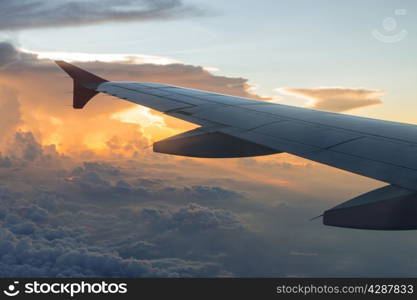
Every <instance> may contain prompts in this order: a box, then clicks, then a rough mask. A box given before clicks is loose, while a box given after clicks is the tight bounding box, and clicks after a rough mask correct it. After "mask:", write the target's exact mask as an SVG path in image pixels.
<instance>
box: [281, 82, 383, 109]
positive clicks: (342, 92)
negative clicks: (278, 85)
mask: <svg viewBox="0 0 417 300" xmlns="http://www.w3.org/2000/svg"><path fill="white" fill-rule="evenodd" d="M278 90H279V91H280V92H282V93H285V94H290V95H294V96H298V97H304V98H307V99H308V100H310V102H309V104H308V105H309V107H311V108H316V109H322V110H328V111H335V112H342V111H347V110H352V109H356V108H360V107H366V106H370V105H376V104H381V103H382V101H381V100H380V99H379V97H380V96H382V95H383V94H384V92H383V91H380V90H369V89H362V88H344V87H320V88H312V89H292V88H283V89H278Z"/></svg>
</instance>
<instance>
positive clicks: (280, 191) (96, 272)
mask: <svg viewBox="0 0 417 300" xmlns="http://www.w3.org/2000/svg"><path fill="white" fill-rule="evenodd" d="M416 9H417V4H416V3H415V1H411V0H410V1H395V2H394V1H391V2H387V1H384V2H382V1H371V0H369V1H356V0H355V1H350V2H342V1H329V0H328V1H324V0H318V1H307V0H298V1H291V2H288V1H267V0H262V1H257V2H255V1H246V0H245V1H219V0H214V1H210V2H208V1H200V0H183V1H181V0H158V1H150V0H118V1H109V0H102V1H97V0H85V1H81V0H73V1H69V0H58V1H42V2H38V1H34V0H22V1H8V0H5V1H2V2H0V107H1V110H0V115H1V118H0V134H1V136H2V139H1V140H0V153H1V154H0V178H1V180H0V202H2V205H1V206H0V207H1V210H0V236H1V238H0V275H1V276H52V277H53V276H63V277H65V276H110V277H111V276H121V277H123V276H133V277H153V276H156V277H161V276H162V277H165V276H168V277H217V276H239V277H265V276H267V277H268V276H279V277H292V276H298V277H305V276H308V277H333V276H335V277H341V276H350V277H356V276H371V277H372V276H376V277H390V276H391V277H396V276H415V275H416V274H415V266H416V264H417V257H416V255H415V253H416V250H417V243H416V240H415V238H414V234H415V232H414V231H408V232H377V231H366V230H352V229H342V228H332V227H327V226H324V225H322V224H321V222H320V220H319V219H318V220H315V221H309V220H310V219H311V218H312V217H315V216H317V215H320V214H321V213H322V212H323V211H324V210H326V209H328V208H331V207H333V206H335V205H337V204H339V203H341V202H344V201H346V200H349V199H351V198H353V197H355V196H357V195H360V194H362V193H365V192H367V191H370V190H372V189H375V188H378V187H381V186H383V185H384V183H382V182H378V181H375V180H371V179H368V178H364V177H361V176H357V175H353V174H350V173H348V172H344V171H340V170H337V169H334V168H331V167H327V166H324V165H320V164H317V163H313V162H311V161H308V160H304V159H300V158H297V157H294V156H291V155H287V154H279V155H271V156H266V157H260V158H243V159H220V160H212V159H193V158H182V157H177V156H167V155H162V154H157V153H153V152H152V151H151V149H150V146H151V145H152V143H153V142H155V141H158V140H160V139H162V138H165V137H169V136H171V135H174V134H177V133H180V132H183V131H186V130H189V129H192V128H194V127H195V126H194V125H192V124H188V123H186V122H184V121H179V120H176V119H173V118H171V117H167V116H164V115H162V114H160V113H157V112H154V111H151V110H149V109H146V108H143V107H138V106H137V105H133V104H130V103H127V102H123V101H118V100H115V99H113V98H110V97H106V96H102V95H101V96H97V97H95V98H94V99H93V100H92V101H90V102H89V104H88V105H87V106H86V108H85V109H83V110H82V111H74V110H72V109H71V108H70V107H69V105H71V97H72V95H71V81H70V80H69V79H68V78H66V77H65V74H64V73H62V72H61V70H59V69H58V68H57V66H56V65H54V63H53V61H52V60H53V59H64V60H67V61H71V62H73V63H75V64H77V65H79V66H80V67H82V68H85V69H88V70H90V71H92V72H94V73H97V74H98V75H99V76H101V77H104V78H106V79H108V80H131V81H150V82H162V83H167V84H175V85H180V86H186V87H192V88H198V89H204V90H212V91H217V92H221V93H226V94H233V95H238V96H243V97H250V98H255V99H260V100H262V101H274V102H277V103H284V104H289V105H296V106H302V107H311V108H318V109H323V110H329V111H336V112H342V113H348V114H354V115H360V116H367V117H374V118H380V119H386V120H394V121H399V122H406V123H416V124H417V121H416V120H415V117H414V116H415V111H416V110H415V109H414V108H417V105H416V104H415V98H416V97H415V96H416V86H417V85H416V78H417V77H416V76H415V74H416V70H417V60H416V59H415V58H414V55H415V53H416V50H417V39H416V29H417V24H416V22H417V19H416V18H415V13H416ZM375 249H378V251H377V252H376V251H375ZM399 253H401V255H398V254H399Z"/></svg>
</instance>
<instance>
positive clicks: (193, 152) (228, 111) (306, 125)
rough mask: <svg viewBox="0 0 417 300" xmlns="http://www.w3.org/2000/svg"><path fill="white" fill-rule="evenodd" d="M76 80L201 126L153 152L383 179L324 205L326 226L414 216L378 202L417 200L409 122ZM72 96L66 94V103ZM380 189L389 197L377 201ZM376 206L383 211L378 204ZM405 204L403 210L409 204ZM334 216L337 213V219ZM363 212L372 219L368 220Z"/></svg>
mask: <svg viewBox="0 0 417 300" xmlns="http://www.w3.org/2000/svg"><path fill="white" fill-rule="evenodd" d="M58 64H60V66H61V67H62V68H63V69H64V70H65V71H66V72H67V73H69V74H70V75H71V76H72V77H73V78H74V83H76V81H77V75H74V74H73V73H74V71H73V70H72V69H69V68H70V67H68V65H69V64H67V65H65V64H66V63H63V62H58ZM69 66H71V67H73V66H72V65H69ZM75 68H76V67H75ZM78 70H81V69H78V68H77V69H76V71H78ZM71 71H73V72H72V73H71ZM84 72H85V71H84ZM90 81H91V80H90ZM79 84H80V83H79ZM81 85H83V84H82V83H81ZM83 86H84V87H86V88H89V89H91V90H93V91H94V92H101V93H105V94H108V95H112V96H115V97H118V98H121V99H124V100H127V101H131V102H134V103H137V104H140V105H144V106H147V107H149V108H152V109H155V110H158V111H161V112H163V113H165V114H167V115H170V116H173V117H176V118H179V119H182V120H185V121H188V122H192V123H195V124H198V125H200V126H201V127H200V128H198V129H196V130H192V131H190V132H186V133H183V134H180V135H178V136H174V137H171V138H168V139H166V140H163V141H160V142H157V143H155V145H154V150H155V151H157V152H162V153H168V154H176V155H186V156H196V157H242V156H255V155H266V154H272V153H279V152H287V153H290V154H293V155H296V156H300V157H303V158H306V159H310V160H313V161H316V162H319V163H323V164H326V165H329V166H333V167H336V168H339V169H342V170H346V171H349V172H352V173H356V174H360V175H363V176H366V177H370V178H373V179H377V180H380V181H383V182H386V183H389V184H390V185H389V186H388V187H389V193H388V192H385V193H384V192H383V193H381V192H376V193H374V194H371V196H370V195H369V193H367V194H365V195H362V196H365V199H368V200H369V199H370V198H372V197H374V198H375V199H376V200H378V199H381V200H378V201H368V200H366V201H362V200H361V199H362V198H360V197H362V196H360V197H359V200H358V199H357V198H358V197H357V198H355V201H353V202H350V203H354V205H348V206H337V207H335V208H334V209H330V210H328V211H326V212H325V214H324V223H325V224H326V225H334V226H342V227H353V228H367V229H414V228H417V205H416V207H415V210H414V211H415V213H414V215H412V216H410V217H409V219H407V220H408V221H407V222H405V223H404V221H401V218H400V220H398V219H395V220H393V219H392V218H390V216H391V215H392V214H393V213H392V211H393V210H394V211H395V209H393V208H390V209H388V208H387V207H388V206H387V205H386V203H388V202H389V201H392V199H394V198H395V199H396V200H395V203H397V204H398V203H402V205H401V209H402V210H404V206H405V205H406V204H404V203H408V204H407V205H411V204H409V203H415V202H417V201H414V202H413V201H411V202H410V201H409V198H410V195H412V197H415V198H416V200H417V197H416V196H415V195H416V194H417V159H416V154H417V126H416V125H411V124H403V123H397V122H390V121H383V120H376V119H370V118H363V117H357V116H351V115H345V114H338V113H332V112H326V111H320V110H313V109H307V108H300V107H293V106H288V105H282V104H277V103H271V102H267V101H259V100H254V99H247V98H241V97H235V96H230V95H223V94H218V93H213V92H208V91H201V90H195V89H189V88H183V87H178V86H172V85H166V84H159V83H145V82H143V83H142V82H108V81H102V82H95V84H94V85H92V86H91V85H88V83H87V84H86V83H84V85H83ZM76 101H77V99H75V97H74V107H76V105H75V103H76ZM384 191H385V190H384ZM371 193H372V192H371ZM381 194H386V195H390V196H389V197H388V199H385V198H384V197H381ZM393 195H394V196H393ZM397 198H399V199H400V200H398V199H397ZM404 198H407V199H408V200H407V199H406V200H404ZM350 201H352V200H350ZM387 201H388V202H387ZM407 201H408V202H407ZM348 202H349V201H348ZM378 205H379V207H383V209H382V210H381V209H379V210H378ZM413 205H414V204H413ZM369 206H371V207H372V209H370V211H371V212H372V211H374V212H375V211H376V212H378V214H377V215H376V216H373V215H372V213H371V215H369V212H368V215H366V217H364V218H362V219H360V218H359V217H357V215H358V209H359V210H360V209H362V210H363V208H364V207H368V210H369ZM374 206H377V208H375V207H374ZM406 207H407V209H405V210H407V211H408V210H410V209H412V208H410V207H409V206H406ZM355 209H356V211H355ZM352 210H353V211H352ZM335 214H336V215H337V214H338V215H337V218H335V217H334V216H335ZM340 214H342V216H340ZM359 215H360V214H359ZM402 216H404V214H403V215H402ZM371 217H374V221H372V222H371V223H369V222H370V221H369V219H370V218H371ZM387 219H388V221H387ZM326 220H327V221H326ZM340 220H342V221H343V220H344V221H343V222H342V221H340ZM375 220H382V221H380V222H379V221H375ZM368 223H369V224H368Z"/></svg>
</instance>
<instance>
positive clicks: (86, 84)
mask: <svg viewBox="0 0 417 300" xmlns="http://www.w3.org/2000/svg"><path fill="white" fill-rule="evenodd" d="M55 63H56V64H57V65H58V66H59V67H60V68H61V69H63V70H64V71H65V72H66V73H67V74H68V75H69V76H71V78H72V79H73V80H74V97H73V107H74V108H78V109H81V108H83V107H84V106H85V105H86V104H87V102H88V101H89V100H90V99H91V98H93V97H94V96H95V95H96V94H98V92H96V88H97V87H98V86H99V85H100V84H101V83H103V82H107V80H105V79H103V78H101V77H98V76H96V75H94V74H92V73H90V72H87V71H85V70H83V69H81V68H78V67H76V66H74V65H71V64H69V63H67V62H65V61H62V60H57V61H55Z"/></svg>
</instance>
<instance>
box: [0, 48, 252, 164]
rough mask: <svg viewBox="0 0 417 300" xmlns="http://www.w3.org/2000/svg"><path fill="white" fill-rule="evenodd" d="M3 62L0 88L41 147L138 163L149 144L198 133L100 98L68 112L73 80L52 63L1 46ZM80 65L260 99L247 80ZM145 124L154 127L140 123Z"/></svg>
mask: <svg viewBox="0 0 417 300" xmlns="http://www.w3.org/2000/svg"><path fill="white" fill-rule="evenodd" d="M16 57H18V59H17V60H16ZM0 61H1V63H2V64H3V65H4V66H6V67H5V68H2V69H0V85H1V86H7V87H9V89H12V90H14V93H15V95H16V96H17V97H18V99H19V103H20V107H19V112H20V119H21V121H22V122H21V123H22V124H21V126H19V127H20V128H21V129H23V130H24V131H30V132H32V133H33V135H34V136H35V137H36V139H37V140H39V142H40V143H41V144H43V145H49V144H54V145H55V147H56V149H57V151H58V152H61V153H62V152H65V153H69V152H72V153H73V154H75V153H76V154H77V155H78V156H79V157H82V158H86V157H91V156H92V155H93V156H94V154H92V153H96V154H97V153H98V152H101V154H102V155H104V154H106V153H107V154H108V155H113V156H117V155H121V156H123V155H129V156H131V157H135V156H137V155H143V154H144V153H149V151H145V148H146V147H147V146H149V144H150V143H151V142H154V141H157V140H159V139H162V138H165V137H168V136H170V135H174V134H176V133H179V132H181V131H184V130H187V129H191V128H194V126H193V125H190V124H187V123H186V122H183V121H180V120H177V119H174V118H170V117H167V116H166V115H163V114H160V113H156V112H149V111H148V110H143V109H140V108H139V107H138V106H137V105H135V104H133V103H129V102H125V101H122V100H120V101H114V100H113V99H111V98H109V97H106V96H104V95H99V96H96V97H95V99H94V100H93V101H91V102H90V103H89V105H88V107H87V108H86V109H84V110H83V111H74V110H72V109H70V108H69V107H68V105H69V104H70V103H71V94H70V93H66V92H67V91H71V89H72V83H71V80H70V79H67V78H64V74H63V73H62V71H61V70H60V69H59V68H58V67H57V66H56V65H55V64H54V63H53V62H52V61H51V60H48V59H39V58H38V57H37V56H36V55H35V54H30V53H25V52H21V51H19V50H17V49H15V48H14V47H12V46H11V45H10V44H8V43H5V42H3V43H0ZM77 64H78V65H79V66H80V67H83V68H86V69H88V70H90V71H92V72H96V73H98V74H100V76H103V77H105V78H108V79H109V80H130V81H148V82H164V83H167V84H174V85H181V86H186V87H191V88H199V89H205V90H211V91H215V92H221V93H226V94H233V95H237V96H243V97H253V98H260V97H259V96H257V95H256V94H252V93H250V91H249V87H250V86H249V84H248V80H247V79H244V78H232V77H225V76H216V75H213V74H211V73H209V72H207V71H205V70H204V69H203V68H202V67H199V66H192V65H185V64H180V63H176V64H168V65H155V64H134V63H123V62H87V63H86V62H84V63H77ZM51 82H54V84H53V85H51V84H50V83H51ZM45 87H48V88H47V90H46V89H45ZM46 91H47V92H46ZM9 107H11V106H9ZM141 119H146V120H150V121H149V122H147V123H142V122H140V120H141ZM152 120H157V121H155V122H154V121H152ZM86 127H88V128H86Z"/></svg>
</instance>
